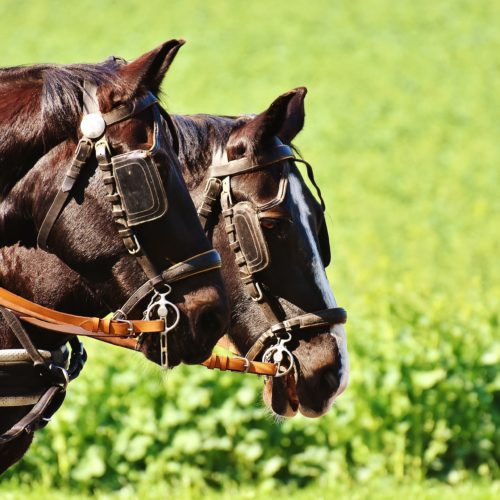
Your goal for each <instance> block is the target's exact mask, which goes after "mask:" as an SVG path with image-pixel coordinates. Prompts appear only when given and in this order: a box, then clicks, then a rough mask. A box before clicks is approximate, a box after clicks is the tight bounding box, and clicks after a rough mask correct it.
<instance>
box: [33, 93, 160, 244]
mask: <svg viewBox="0 0 500 500" xmlns="http://www.w3.org/2000/svg"><path fill="white" fill-rule="evenodd" d="M84 85H85V90H84V92H83V101H84V108H85V109H86V110H87V112H97V111H98V110H99V106H98V105H97V103H96V101H95V97H94V96H93V94H94V92H95V87H94V88H91V87H89V86H88V85H87V84H84ZM157 102H158V99H157V98H156V97H155V96H154V95H153V94H151V93H148V94H146V95H145V96H144V97H142V98H140V99H136V100H134V101H132V102H131V103H128V104H124V105H121V106H119V107H117V108H115V109H113V110H111V111H109V112H108V113H104V114H102V115H101V116H102V118H103V119H104V122H105V123H106V125H107V126H110V125H113V124H115V123H118V122H121V121H123V120H126V119H127V118H131V117H133V116H134V115H136V114H138V113H140V112H141V111H144V110H145V109H147V108H149V107H151V106H153V105H154V104H156V103H157ZM93 150H94V142H93V141H92V140H91V139H88V138H87V137H82V138H81V139H80V140H79V141H78V145H77V147H76V151H75V155H74V158H73V162H72V163H71V165H70V167H69V169H68V171H67V172H66V175H65V176H64V180H63V183H62V186H61V188H60V189H59V191H58V192H57V194H56V196H55V198H54V201H53V202H52V204H51V206H50V208H49V210H48V211H47V214H46V215H45V218H44V220H43V222H42V225H41V226H40V231H39V232H38V239H37V244H38V246H39V247H40V248H41V249H42V250H45V251H49V247H48V245H47V240H48V237H49V235H50V232H51V231H52V228H53V227H54V224H55V223H56V221H57V219H58V218H59V215H61V212H62V210H63V209H64V206H65V205H66V203H67V201H68V199H69V197H70V195H71V190H72V189H73V186H74V185H75V183H76V181H77V180H78V178H79V176H80V172H81V169H82V167H83V166H84V165H85V164H86V163H87V161H88V160H89V158H90V156H91V154H92V152H93Z"/></svg>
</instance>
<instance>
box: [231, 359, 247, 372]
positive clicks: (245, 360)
mask: <svg viewBox="0 0 500 500" xmlns="http://www.w3.org/2000/svg"><path fill="white" fill-rule="evenodd" d="M234 358H235V359H242V360H243V361H244V362H245V369H244V370H243V373H248V370H250V360H249V359H248V358H245V357H243V356H235V357H234Z"/></svg>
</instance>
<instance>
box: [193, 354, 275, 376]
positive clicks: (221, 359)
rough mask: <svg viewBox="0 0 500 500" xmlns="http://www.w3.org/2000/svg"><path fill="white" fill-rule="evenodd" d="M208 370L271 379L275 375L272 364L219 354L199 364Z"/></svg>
mask: <svg viewBox="0 0 500 500" xmlns="http://www.w3.org/2000/svg"><path fill="white" fill-rule="evenodd" d="M201 364H202V365H203V366H206V367H207V368H208V369H209V370H221V371H231V372H242V373H253V374H256V375H266V376H269V377H273V376H274V375H276V369H277V367H276V365H274V364H272V363H260V362H257V361H250V360H248V359H245V358H240V357H230V356H224V355H221V354H212V355H211V356H210V357H209V358H208V359H207V360H206V361H204V362H203V363H201Z"/></svg>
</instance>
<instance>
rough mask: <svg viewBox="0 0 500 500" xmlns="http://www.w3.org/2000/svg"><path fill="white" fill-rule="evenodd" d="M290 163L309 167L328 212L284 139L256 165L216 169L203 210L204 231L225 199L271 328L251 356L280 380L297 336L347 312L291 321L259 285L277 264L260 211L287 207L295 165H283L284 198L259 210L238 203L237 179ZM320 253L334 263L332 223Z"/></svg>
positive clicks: (238, 254)
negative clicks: (233, 185)
mask: <svg viewBox="0 0 500 500" xmlns="http://www.w3.org/2000/svg"><path fill="white" fill-rule="evenodd" d="M286 160H290V161H296V162H297V161H298V162H301V163H304V164H305V165H306V167H307V173H308V176H309V179H310V180H311V182H312V184H313V185H314V187H315V188H316V191H317V193H318V197H319V199H320V201H321V208H322V212H324V211H325V203H324V200H323V197H322V196H321V191H320V189H319V187H318V185H317V184H316V181H315V179H314V175H313V170H312V167H311V165H310V164H309V163H307V162H306V161H304V160H302V159H300V158H296V157H295V155H294V152H293V150H292V148H291V147H290V146H287V145H285V144H282V143H281V141H279V139H278V138H276V139H275V145H274V147H273V148H272V149H270V150H269V151H267V152H266V153H265V154H264V155H262V156H260V157H259V158H258V161H257V163H253V162H252V160H251V159H250V158H241V159H237V160H232V161H230V162H228V163H227V164H225V165H217V166H212V167H210V171H209V179H208V181H207V185H206V188H205V193H204V198H203V201H202V203H201V205H200V207H199V208H198V216H199V217H200V220H201V223H202V226H203V228H204V229H205V230H206V228H207V223H208V218H209V217H210V215H211V214H213V213H214V212H215V211H216V209H217V204H218V203H219V200H220V206H221V208H222V215H223V217H224V221H225V230H226V233H227V235H228V239H229V244H230V248H231V250H232V251H233V252H234V254H235V259H236V264H237V265H238V269H239V276H240V279H241V281H242V282H243V284H244V286H245V289H246V291H247V293H248V294H249V295H250V297H251V298H252V300H253V301H254V302H257V303H258V304H259V306H260V307H261V309H262V312H263V313H264V315H265V316H266V318H267V320H268V321H269V324H270V325H271V326H270V327H269V329H268V330H266V331H265V332H264V333H263V334H262V335H260V336H259V338H258V339H257V341H256V342H255V343H254V344H253V345H252V347H251V348H250V349H249V351H248V352H247V353H246V355H245V359H246V360H248V361H254V360H255V359H256V358H257V357H258V356H259V355H260V354H261V353H263V354H262V360H263V361H264V362H272V363H274V364H275V365H276V375H275V376H276V377H280V376H283V375H285V374H286V373H288V372H289V371H290V370H291V369H292V368H293V365H294V358H293V355H292V354H291V352H290V351H289V350H288V348H287V347H286V344H287V343H288V342H289V341H290V340H291V339H292V334H294V333H298V332H300V331H302V330H312V329H319V328H327V327H331V326H333V325H336V324H341V323H345V322H346V320H347V313H346V311H345V310H344V309H342V308H341V307H333V308H329V309H324V310H321V311H317V312H313V313H305V314H302V315H300V316H296V317H294V318H289V319H286V315H285V312H284V310H283V308H282V307H281V305H280V303H279V300H278V298H277V297H275V296H273V295H271V294H270V293H269V292H268V291H267V290H266V288H265V287H264V286H263V285H262V283H261V282H260V281H259V276H258V273H259V272H261V271H263V270H264V269H266V268H268V267H269V266H271V258H270V252H269V248H268V245H267V241H266V238H265V236H264V233H263V231H262V227H261V224H260V218H259V213H260V212H262V211H264V210H268V209H269V208H271V207H273V206H276V205H279V204H280V203H282V202H283V201H284V199H285V197H286V196H287V186H288V176H289V174H290V167H289V164H288V163H285V164H284V165H283V171H282V177H281V180H280V184H279V188H278V194H277V195H276V197H275V198H274V199H273V200H271V201H270V202H269V203H266V204H265V205H262V206H260V207H256V206H255V205H253V204H252V203H250V202H239V203H234V201H233V199H232V195H231V179H232V177H234V176H237V175H241V174H248V173H251V172H255V171H258V170H263V169H264V168H267V167H269V166H271V165H276V164H278V163H280V162H284V161H286ZM319 242H320V250H321V255H322V259H323V264H324V265H325V267H326V266H327V265H328V263H329V261H330V248H329V243H328V233H327V232H326V223H325V221H324V220H323V222H322V225H321V229H320V234H319Z"/></svg>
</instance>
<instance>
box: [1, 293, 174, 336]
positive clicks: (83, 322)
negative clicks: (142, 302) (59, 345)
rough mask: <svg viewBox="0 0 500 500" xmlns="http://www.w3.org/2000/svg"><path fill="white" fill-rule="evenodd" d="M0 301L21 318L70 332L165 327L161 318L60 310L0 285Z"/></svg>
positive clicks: (105, 332) (138, 330)
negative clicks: (114, 316)
mask: <svg viewBox="0 0 500 500" xmlns="http://www.w3.org/2000/svg"><path fill="white" fill-rule="evenodd" d="M0 305H1V306H3V307H6V308H8V309H10V310H11V311H13V312H14V313H15V314H16V315H17V316H19V317H20V318H21V319H23V320H24V321H27V322H29V323H31V324H34V325H37V326H41V327H43V328H47V329H49V330H51V331H54V332H58V333H67V334H69V335H86V336H92V337H97V336H100V335H112V336H116V337H136V336H138V335H140V334H141V333H154V332H162V331H163V330H164V328H165V324H164V322H163V320H154V321H146V320H130V321H120V320H111V319H110V318H95V317H88V316H77V315H73V314H68V313H62V312H59V311H55V310H54V309H49V308H47V307H43V306H40V305H38V304H35V303H34V302H31V301H29V300H26V299H24V298H22V297H19V295H16V294H14V293H11V292H9V291H8V290H6V289H5V288H1V287H0Z"/></svg>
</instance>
